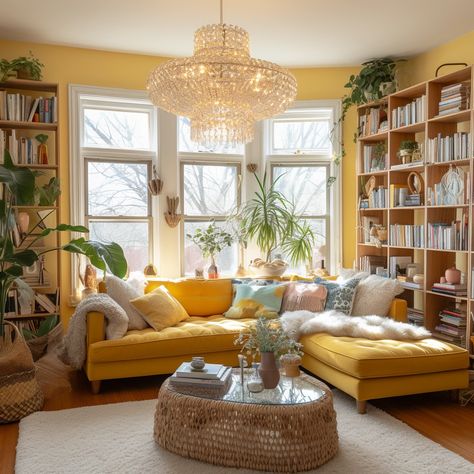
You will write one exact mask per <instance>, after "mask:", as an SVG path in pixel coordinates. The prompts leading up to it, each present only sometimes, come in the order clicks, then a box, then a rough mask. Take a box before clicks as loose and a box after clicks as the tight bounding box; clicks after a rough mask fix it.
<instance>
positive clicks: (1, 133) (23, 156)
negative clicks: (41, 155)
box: [0, 130, 40, 165]
mask: <svg viewBox="0 0 474 474" xmlns="http://www.w3.org/2000/svg"><path fill="white" fill-rule="evenodd" d="M39 144H40V143H39V141H38V140H36V138H32V137H19V136H18V135H17V131H16V130H12V131H11V133H10V134H8V133H7V131H6V130H0V150H4V149H5V148H7V149H8V151H9V152H10V156H11V158H12V161H13V163H15V164H25V165H33V164H39V162H38V145H39ZM2 160H3V156H2Z"/></svg>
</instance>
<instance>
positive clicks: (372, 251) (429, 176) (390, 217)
mask: <svg viewBox="0 0 474 474" xmlns="http://www.w3.org/2000/svg"><path fill="white" fill-rule="evenodd" d="M473 78H474V73H473V67H472V66H469V67H466V68H463V69H461V70H459V71H456V72H453V73H451V74H447V75H445V76H442V77H438V78H435V79H432V80H430V81H426V82H422V83H420V84H415V85H413V86H411V87H408V88H406V89H404V90H401V91H397V92H395V93H394V94H391V95H390V96H388V97H387V98H385V99H384V100H382V101H378V102H375V103H369V104H364V105H362V106H360V107H358V109H357V112H358V121H359V122H358V125H359V128H358V131H359V134H360V133H361V126H360V124H361V123H364V122H367V121H368V118H367V117H368V116H369V115H370V109H371V108H380V107H385V108H386V113H387V117H388V121H389V129H388V130H382V131H376V133H371V134H370V135H363V134H362V135H360V136H359V138H358V145H357V167H356V169H357V196H356V203H357V204H356V206H357V209H356V210H357V225H358V232H357V250H356V255H357V264H358V265H359V262H360V261H361V258H362V257H365V256H373V257H377V258H378V261H381V262H385V268H387V269H389V263H390V257H401V256H407V257H411V259H412V262H414V263H417V264H419V267H420V273H423V274H424V284H423V287H422V288H420V289H418V288H405V290H404V292H403V294H402V295H401V297H402V298H404V299H406V300H407V302H408V306H409V307H413V308H415V309H419V310H422V311H423V312H424V323H425V326H426V327H427V328H428V329H430V330H432V331H433V330H435V327H436V326H437V325H438V324H439V312H440V311H441V310H443V309H444V308H447V307H449V306H450V305H452V304H453V303H462V304H463V306H464V307H465V309H466V323H467V327H466V346H465V347H466V348H467V349H469V351H470V356H471V358H472V359H474V337H472V336H473V334H474V324H473V322H472V319H471V312H474V293H473V292H472V287H473V282H472V281H471V280H472V269H473V268H474V241H473V239H474V233H473V230H472V219H473V218H474V206H473V190H474V180H473V174H474V149H473V140H472V138H473V136H474V107H473V102H474V100H473V97H472V92H473V90H474V89H473V85H474V84H473ZM460 82H469V83H470V85H471V97H470V102H469V104H468V105H469V107H468V108H467V109H466V110H460V111H455V112H453V113H447V114H445V115H438V105H439V102H440V98H441V89H442V88H443V87H444V86H448V85H452V84H457V83H460ZM422 96H424V98H423V99H421V97H422ZM417 98H420V99H419V101H421V100H422V101H423V103H424V112H425V113H424V115H423V116H422V119H421V120H418V121H416V122H415V123H408V124H403V125H402V126H398V127H394V126H393V120H392V113H393V111H394V110H395V109H396V108H397V107H405V106H407V104H410V103H411V102H412V101H414V100H416V99H417ZM396 118H398V117H396ZM366 129H372V131H373V130H374V127H373V125H372V126H368V127H366ZM362 132H363V130H362ZM459 132H464V133H469V134H470V143H469V147H468V150H467V156H466V157H462V159H456V160H453V161H449V162H431V157H430V156H429V153H428V152H429V149H428V144H429V143H428V142H429V140H430V139H433V138H436V137H438V135H439V134H441V136H442V137H443V138H444V137H447V136H452V135H453V134H454V133H459ZM404 140H416V141H417V142H418V143H419V144H421V145H422V146H423V160H422V161H421V162H420V163H419V164H417V165H416V166H413V167H406V168H397V169H392V168H391V167H392V166H395V165H399V164H400V161H399V158H398V156H397V152H398V150H399V147H400V143H401V142H402V141H404ZM377 143H384V144H385V145H386V150H387V159H386V168H385V169H382V170H380V169H377V170H375V171H373V172H372V171H371V170H370V169H367V153H368V152H367V150H368V149H367V148H364V147H369V146H374V145H376V144H377ZM369 156H370V154H369ZM369 162H370V160H369ZM451 166H455V167H457V168H459V169H461V170H462V171H463V172H464V173H465V176H468V178H467V179H468V181H467V182H466V187H467V186H469V187H470V189H469V192H468V193H466V196H465V200H464V202H463V203H459V204H452V203H450V204H439V203H433V202H431V200H430V197H431V196H432V194H431V193H429V192H428V191H429V189H430V188H431V190H432V189H433V187H434V185H435V184H438V183H439V181H440V179H441V177H442V176H443V175H444V174H445V173H446V172H447V171H448V170H449V169H450V167H451ZM412 171H416V172H417V173H419V174H420V175H421V177H422V178H423V180H424V191H423V193H422V196H421V205H419V206H398V207H394V206H393V203H392V202H391V199H390V194H391V193H390V189H391V186H392V185H399V186H403V185H406V183H407V179H408V175H409V173H410V172H412ZM467 173H469V174H468V175H467ZM461 175H462V172H461ZM372 176H373V178H372V180H375V181H372V182H375V183H376V186H377V187H378V186H384V187H386V188H387V193H388V204H387V207H385V208H383V209H380V208H365V209H360V203H359V199H360V196H361V194H363V192H364V191H365V183H366V182H367V181H368V180H369V179H370V178H371V177H372ZM463 216H466V218H467V222H468V226H467V233H468V235H467V241H466V245H465V248H464V249H463V250H444V249H438V248H430V247H429V246H428V224H430V223H439V222H445V223H450V222H452V221H455V220H460V219H462V218H463ZM371 217H372V218H373V219H375V220H376V221H378V222H379V223H380V224H382V225H384V226H385V227H386V229H387V233H388V238H387V242H386V243H384V244H383V245H381V246H376V245H375V244H374V243H371V242H367V241H366V238H367V235H368V229H364V224H366V223H367V222H368V219H370V218H371ZM394 224H399V225H419V226H423V238H424V242H423V245H422V246H421V247H414V246H410V245H394V244H393V243H392V242H391V241H390V226H391V225H394ZM453 264H454V265H456V268H458V269H460V270H461V271H462V272H463V273H464V281H465V282H466V284H467V295H466V296H451V295H444V294H440V293H436V292H434V291H432V285H433V283H435V282H439V279H440V277H441V276H443V275H444V272H445V270H446V269H447V268H449V267H451V266H452V265H453Z"/></svg>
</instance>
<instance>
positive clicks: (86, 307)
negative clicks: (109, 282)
mask: <svg viewBox="0 0 474 474" xmlns="http://www.w3.org/2000/svg"><path fill="white" fill-rule="evenodd" d="M91 311H99V312H101V313H104V315H105V319H106V325H105V337H106V339H120V338H121V337H123V336H124V335H125V333H126V332H127V329H128V316H127V313H125V311H124V310H123V309H122V307H121V306H119V305H118V304H117V303H116V302H115V301H114V300H113V299H112V298H111V297H110V296H108V295H107V294H105V293H98V294H92V295H90V296H88V297H87V298H86V299H84V300H82V301H81V302H80V303H79V304H78V305H77V308H76V311H75V312H74V314H73V315H72V317H71V320H70V321H69V326H68V328H67V333H66V335H65V337H64V341H63V345H62V346H61V347H60V348H59V350H58V355H59V358H60V359H61V360H62V361H63V362H64V363H65V364H69V365H70V366H71V367H72V368H73V369H81V368H82V366H83V365H84V362H85V360H86V333H87V313H89V312H91Z"/></svg>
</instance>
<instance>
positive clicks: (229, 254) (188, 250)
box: [184, 222, 239, 275]
mask: <svg viewBox="0 0 474 474" xmlns="http://www.w3.org/2000/svg"><path fill="white" fill-rule="evenodd" d="M209 224H210V222H184V235H185V236H186V235H187V234H191V235H193V234H194V232H195V231H196V229H205V228H207V226H208V225H209ZM216 225H217V226H219V227H223V228H225V227H226V225H225V222H216ZM238 260H239V256H238V245H237V244H233V245H232V246H231V247H226V248H225V249H224V250H223V251H222V252H221V253H220V254H219V255H218V256H217V257H216V265H217V268H218V270H219V274H221V275H233V274H235V272H236V271H237V267H238ZM209 265H210V260H209V259H204V258H203V257H202V254H201V251H200V250H199V247H198V246H197V245H195V244H193V243H192V242H191V241H190V239H188V238H186V237H185V241H184V273H185V275H194V270H195V269H196V268H197V269H204V271H205V272H206V271H207V269H208V267H209Z"/></svg>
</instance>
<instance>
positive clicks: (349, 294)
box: [314, 278, 360, 315]
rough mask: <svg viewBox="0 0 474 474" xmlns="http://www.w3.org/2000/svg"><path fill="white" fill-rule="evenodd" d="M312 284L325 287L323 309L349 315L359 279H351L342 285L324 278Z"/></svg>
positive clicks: (317, 279)
mask: <svg viewBox="0 0 474 474" xmlns="http://www.w3.org/2000/svg"><path fill="white" fill-rule="evenodd" d="M314 282H315V283H318V285H323V286H325V287H326V289H327V290H328V295H327V298H326V306H325V307H324V309H325V310H331V309H335V310H337V311H341V313H344V314H348V315H350V314H351V312H352V305H353V303H354V298H355V294H356V291H357V285H358V284H359V282H360V280H359V279H357V278H353V279H351V280H346V281H344V282H342V283H336V282H335V281H328V280H325V279H324V278H315V280H314Z"/></svg>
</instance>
